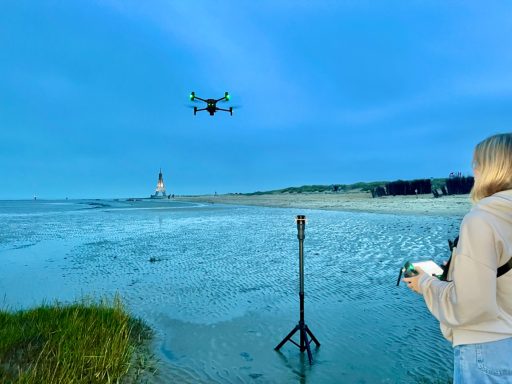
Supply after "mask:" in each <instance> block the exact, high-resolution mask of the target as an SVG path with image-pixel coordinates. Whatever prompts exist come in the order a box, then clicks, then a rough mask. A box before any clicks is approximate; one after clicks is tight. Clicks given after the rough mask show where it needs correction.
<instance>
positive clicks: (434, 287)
mask: <svg viewBox="0 0 512 384" xmlns="http://www.w3.org/2000/svg"><path fill="white" fill-rule="evenodd" d="M473 172H474V176H475V183H474V186H473V189H472V190H471V199H472V201H473V204H474V205H473V208H472V209H471V211H470V212H469V213H468V214H467V215H466V216H465V217H464V219H463V220H462V224H461V226H460V232H459V242H458V245H457V247H456V248H454V251H453V254H452V261H451V263H450V267H449V270H448V277H447V281H441V280H439V279H437V278H436V277H433V276H429V275H428V274H426V273H425V272H424V271H422V270H420V269H419V268H417V269H418V272H419V275H417V276H414V277H409V278H404V281H405V282H406V283H407V285H408V287H409V288H410V289H412V290H413V291H415V292H417V293H419V294H421V295H423V298H424V299H425V303H426V304H427V307H428V309H429V310H430V312H432V314H433V315H434V316H435V317H436V319H438V320H439V322H440V325H441V331H442V333H443V335H444V337H445V338H446V339H448V340H449V341H451V343H452V345H453V347H454V355H453V356H454V359H453V360H454V378H453V382H454V383H455V384H460V383H475V384H487V383H494V384H496V383H512V270H510V271H508V272H506V271H507V269H509V268H508V265H507V263H510V265H511V267H512V133H506V134H500V135H494V136H491V137H489V138H487V139H485V140H483V141H482V142H480V143H479V144H478V145H477V146H476V148H475V152H474V157H473ZM502 266H503V267H502ZM500 267H501V268H500ZM498 268H499V269H498ZM504 271H505V273H503V272H504ZM498 276H499V277H498Z"/></svg>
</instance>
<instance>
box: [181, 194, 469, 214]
mask: <svg viewBox="0 0 512 384" xmlns="http://www.w3.org/2000/svg"><path fill="white" fill-rule="evenodd" d="M176 199H177V200H181V201H195V202H204V203H210V204H237V205H257V206H265V207H280V208H304V209H323V210H334V211H357V212H375V213H392V214H415V215H441V216H463V215H465V214H466V213H467V212H468V211H469V210H470V209H471V201H470V200H469V195H451V196H442V197H439V198H434V197H433V195H432V194H425V195H418V196H417V197H416V196H383V197H377V198H372V195H371V193H370V192H363V191H361V190H352V191H350V192H338V193H332V192H309V193H275V192H269V193H258V194H244V195H241V194H227V195H216V196H214V195H203V196H179V197H176Z"/></svg>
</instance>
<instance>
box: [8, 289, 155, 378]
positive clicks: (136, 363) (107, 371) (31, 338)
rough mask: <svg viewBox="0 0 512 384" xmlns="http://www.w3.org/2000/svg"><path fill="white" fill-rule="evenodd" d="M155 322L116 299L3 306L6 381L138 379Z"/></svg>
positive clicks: (147, 361) (147, 362)
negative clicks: (151, 323) (149, 323)
mask: <svg viewBox="0 0 512 384" xmlns="http://www.w3.org/2000/svg"><path fill="white" fill-rule="evenodd" d="M150 339H151V330H150V328H149V327H148V326H147V325H146V324H145V323H144V322H143V321H142V320H140V319H135V318H133V317H131V316H130V315H129V314H128V313H127V312H126V310H125V309H124V307H123V305H122V303H121V300H120V299H119V297H117V296H116V297H115V298H114V299H113V300H110V301H109V300H102V301H101V302H93V301H91V300H86V299H84V300H82V301H81V302H79V303H74V304H68V305H62V304H59V303H55V304H53V305H46V304H44V305H42V306H40V307H37V308H34V309H29V310H22V311H16V312H13V311H5V310H0V383H24V384H32V383H33V384H36V383H37V384H40V383H46V384H52V383H137V382H139V381H140V379H141V378H142V377H143V376H144V375H145V374H147V373H151V372H153V371H154V370H153V368H152V365H153V361H152V357H151V356H150V354H149V348H148V341H149V340H150Z"/></svg>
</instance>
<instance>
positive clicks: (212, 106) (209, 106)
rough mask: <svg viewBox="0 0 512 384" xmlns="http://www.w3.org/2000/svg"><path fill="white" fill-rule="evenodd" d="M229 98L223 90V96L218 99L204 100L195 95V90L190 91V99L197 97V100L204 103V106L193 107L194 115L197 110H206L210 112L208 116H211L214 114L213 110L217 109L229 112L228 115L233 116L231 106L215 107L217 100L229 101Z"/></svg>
mask: <svg viewBox="0 0 512 384" xmlns="http://www.w3.org/2000/svg"><path fill="white" fill-rule="evenodd" d="M229 98H230V96H229V93H228V92H224V97H221V98H220V99H206V100H205V99H202V98H200V97H197V96H196V93H195V92H191V93H190V101H194V100H196V99H197V100H201V101H204V102H205V103H206V107H205V108H197V107H194V115H195V114H196V113H197V112H199V111H208V112H209V113H210V116H213V115H214V114H215V112H217V111H224V112H229V113H230V115H231V116H233V107H229V109H225V108H219V107H217V102H219V101H229Z"/></svg>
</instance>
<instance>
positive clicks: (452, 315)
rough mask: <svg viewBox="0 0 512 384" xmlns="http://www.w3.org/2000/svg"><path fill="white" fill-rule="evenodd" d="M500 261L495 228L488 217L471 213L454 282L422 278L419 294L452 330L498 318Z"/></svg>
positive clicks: (463, 228) (462, 233) (462, 231)
mask: <svg viewBox="0 0 512 384" xmlns="http://www.w3.org/2000/svg"><path fill="white" fill-rule="evenodd" d="M497 260H498V255H497V250H496V247H495V242H494V232H493V230H492V227H491V226H490V225H489V222H488V221H486V220H485V217H482V216H481V215H478V214H473V213H469V214H468V215H466V217H465V218H464V220H463V222H462V224H461V229H460V237H459V244H458V247H457V251H456V253H455V257H454V260H453V261H452V262H453V263H454V265H453V269H452V281H451V282H446V281H440V280H438V279H436V278H434V277H432V276H428V275H423V276H422V277H421V278H420V281H419V287H420V292H421V293H422V294H423V297H424V299H425V303H426V304H427V307H428V309H429V310H430V312H432V314H433V315H434V316H435V317H436V318H437V319H438V320H439V321H440V322H441V323H442V324H443V325H445V326H447V327H450V328H455V327H463V326H470V325H473V324H477V323H480V322H484V321H487V320H491V319H495V318H496V317H497V316H498V306H497V303H496V268H497V262H498V261H497Z"/></svg>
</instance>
